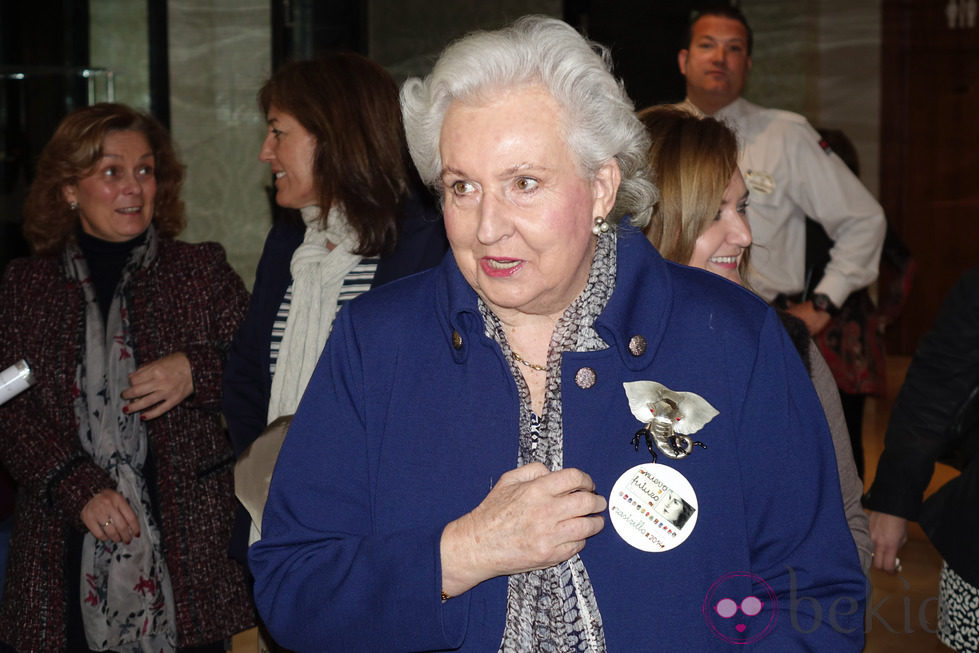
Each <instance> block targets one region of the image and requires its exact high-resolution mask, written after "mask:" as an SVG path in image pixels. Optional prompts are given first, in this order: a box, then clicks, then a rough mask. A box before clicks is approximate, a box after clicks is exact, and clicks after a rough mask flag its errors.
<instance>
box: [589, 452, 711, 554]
mask: <svg viewBox="0 0 979 653" xmlns="http://www.w3.org/2000/svg"><path fill="white" fill-rule="evenodd" d="M697 509H698V504H697V495H696V493H695V492H694V491H693V486H691V485H690V482H689V481H688V480H687V479H686V477H684V475H683V474H681V473H680V472H678V471H677V470H675V469H673V468H672V467H667V466H666V465H663V464H656V463H644V464H642V465H637V466H635V467H633V468H632V469H630V470H628V471H627V472H626V473H625V474H623V475H622V476H620V477H619V480H617V481H616V482H615V485H613V486H612V493H611V496H610V497H609V505H608V512H609V517H610V518H611V520H612V526H614V527H615V532H616V533H618V534H619V537H621V538H622V539H623V540H625V541H626V543H628V544H629V545H631V546H633V547H635V548H637V549H639V550H641V551H648V552H650V553H661V552H663V551H669V550H670V549H674V548H676V547H678V546H680V545H681V544H683V542H684V541H686V539H687V538H688V537H690V533H692V532H693V529H694V527H695V526H696V525H697Z"/></svg>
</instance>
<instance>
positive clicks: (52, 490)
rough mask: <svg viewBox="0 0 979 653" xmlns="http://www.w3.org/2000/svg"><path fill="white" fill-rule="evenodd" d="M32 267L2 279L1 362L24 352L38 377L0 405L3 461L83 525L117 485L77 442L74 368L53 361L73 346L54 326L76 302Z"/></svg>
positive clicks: (27, 264)
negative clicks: (102, 495) (86, 512)
mask: <svg viewBox="0 0 979 653" xmlns="http://www.w3.org/2000/svg"><path fill="white" fill-rule="evenodd" d="M36 266H38V264H37V262H36V261H34V260H30V261H15V262H13V263H11V264H10V265H9V266H8V268H7V271H6V274H5V275H4V278H3V282H2V284H0V330H2V333H3V337H2V338H0V360H3V361H10V362H13V361H16V360H18V359H20V358H25V357H26V358H27V359H28V360H29V361H30V362H31V366H32V371H33V373H34V375H35V378H36V381H37V382H36V384H35V385H34V386H32V387H31V388H29V389H28V390H27V391H25V392H22V393H21V394H19V395H18V396H16V397H14V398H13V399H11V400H10V401H8V402H7V403H5V404H3V405H2V406H0V462H2V464H3V466H4V467H5V468H6V469H7V471H8V472H9V473H10V475H11V476H12V477H13V479H14V480H15V481H16V482H17V484H18V486H19V487H20V488H21V491H23V492H34V493H41V494H42V495H43V496H44V498H45V500H46V501H47V502H48V506H49V508H50V509H51V510H52V511H53V513H54V514H55V515H57V516H58V517H59V518H61V519H63V520H64V521H65V522H66V523H68V524H71V525H72V526H73V527H74V528H76V529H77V530H79V531H81V530H84V529H85V528H86V526H85V524H84V523H83V520H82V517H81V515H82V510H83V509H84V508H85V506H86V505H87V504H88V502H89V501H90V500H91V499H92V497H94V496H95V495H97V494H99V492H101V491H102V490H111V489H114V488H115V486H116V484H115V482H114V481H113V480H112V478H111V477H110V476H109V475H108V474H107V473H106V472H105V471H104V470H103V469H102V468H101V467H99V466H98V465H97V464H96V463H95V462H94V461H93V460H92V459H91V457H90V456H88V454H86V453H85V452H84V451H82V449H81V446H80V444H79V442H78V431H77V427H75V425H74V416H73V412H72V411H73V408H72V403H71V396H72V387H73V384H74V369H73V368H72V369H70V370H65V369H59V368H57V367H56V366H55V363H56V362H57V360H58V355H57V353H58V352H61V351H62V349H63V348H64V349H66V350H67V351H69V352H70V351H74V349H73V348H72V347H71V346H70V345H68V344H67V343H65V342H64V339H66V338H68V337H69V335H68V333H69V332H59V331H58V330H57V328H55V327H54V326H53V325H61V324H63V320H62V317H63V316H62V313H63V312H64V311H70V310H72V309H73V308H78V309H79V310H80V306H77V305H76V306H74V307H73V306H72V305H71V302H65V301H64V298H63V296H62V295H60V294H59V292H57V291H56V290H55V289H54V288H52V287H51V284H50V283H48V282H47V281H45V279H46V277H47V275H46V274H45V273H44V272H42V273H38V272H37V269H36ZM39 279H40V280H39ZM70 333H74V331H70ZM72 360H74V359H73V358H72Z"/></svg>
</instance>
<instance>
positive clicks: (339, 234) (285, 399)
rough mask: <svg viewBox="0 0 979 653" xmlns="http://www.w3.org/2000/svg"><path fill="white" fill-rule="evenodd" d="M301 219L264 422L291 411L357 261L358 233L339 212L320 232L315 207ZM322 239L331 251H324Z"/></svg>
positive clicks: (319, 216) (333, 210)
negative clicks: (289, 300) (302, 228)
mask: <svg viewBox="0 0 979 653" xmlns="http://www.w3.org/2000/svg"><path fill="white" fill-rule="evenodd" d="M302 215H303V222H305V223H306V235H305V236H304V238H303V243H302V245H300V246H299V247H298V248H297V249H296V251H295V252H294V253H293V255H292V263H290V265H289V270H290V272H291V273H292V303H291V304H290V306H289V315H288V317H287V318H286V329H285V333H284V334H283V335H282V345H281V347H280V349H279V356H278V359H277V360H276V363H275V375H274V376H273V377H272V394H271V397H270V399H269V412H268V421H267V423H269V424H271V423H272V422H273V421H274V420H275V419H276V418H277V417H280V416H282V415H291V414H293V413H295V412H296V407H297V406H298V405H299V400H300V399H302V396H303V392H304V391H305V390H306V385H307V384H308V383H309V379H310V377H311V376H312V375H313V370H314V369H315V368H316V363H317V361H318V360H319V358H320V354H321V353H322V352H323V346H324V345H325V344H326V339H327V338H328V337H329V336H330V330H331V329H332V328H333V320H334V318H336V314H337V300H338V299H339V297H340V290H341V288H342V287H343V280H344V278H345V277H346V276H347V275H348V274H349V273H350V271H351V270H353V269H354V267H355V266H356V265H357V264H358V263H360V260H361V257H360V256H359V255H358V254H354V253H353V252H352V250H354V249H356V248H357V245H358V241H357V234H356V232H354V230H353V229H352V228H351V227H350V225H349V223H348V222H347V217H346V215H345V214H344V212H343V210H342V209H340V208H339V207H336V206H334V207H333V208H331V209H330V213H329V215H328V216H327V220H326V228H325V229H324V228H323V220H322V212H321V211H320V207H318V206H308V207H306V208H304V209H303V210H302ZM327 241H329V242H331V243H333V244H335V245H336V247H334V248H333V249H332V250H331V249H327V247H326V243H327Z"/></svg>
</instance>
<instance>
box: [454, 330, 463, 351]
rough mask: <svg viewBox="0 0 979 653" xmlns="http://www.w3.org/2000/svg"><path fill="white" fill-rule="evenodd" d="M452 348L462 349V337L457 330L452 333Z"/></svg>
mask: <svg viewBox="0 0 979 653" xmlns="http://www.w3.org/2000/svg"><path fill="white" fill-rule="evenodd" d="M452 346H453V347H455V348H456V349H462V336H460V335H459V332H458V331H455V330H453V331H452Z"/></svg>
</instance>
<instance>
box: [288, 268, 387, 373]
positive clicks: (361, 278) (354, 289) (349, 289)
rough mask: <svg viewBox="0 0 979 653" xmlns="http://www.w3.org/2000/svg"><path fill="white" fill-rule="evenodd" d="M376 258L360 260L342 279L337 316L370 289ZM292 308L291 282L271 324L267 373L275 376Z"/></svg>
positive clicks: (375, 269)
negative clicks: (353, 300) (346, 305)
mask: <svg viewBox="0 0 979 653" xmlns="http://www.w3.org/2000/svg"><path fill="white" fill-rule="evenodd" d="M379 262H380V259H378V258H364V259H361V260H360V263H358V264H357V265H356V266H354V269H353V270H351V271H350V272H349V273H348V274H347V276H346V277H344V279H343V286H341V288H340V296H339V297H338V298H337V314H339V312H340V309H341V308H343V305H344V304H346V303H347V302H349V301H350V300H351V299H353V298H354V297H357V296H358V295H362V294H364V293H365V292H367V291H368V290H370V288H371V283H373V282H374V274H375V273H376V272H377V264H378V263H379ZM290 306H292V282H291V281H290V282H289V287H288V288H286V294H285V296H284V297H283V298H282V303H281V304H279V312H278V313H276V315H275V322H274V323H273V324H272V338H271V341H270V345H269V346H270V347H271V350H270V353H271V362H270V364H269V371H270V372H271V373H272V376H275V363H276V361H277V360H278V359H279V347H281V346H282V336H283V334H285V332H286V318H288V317H289V307H290Z"/></svg>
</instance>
